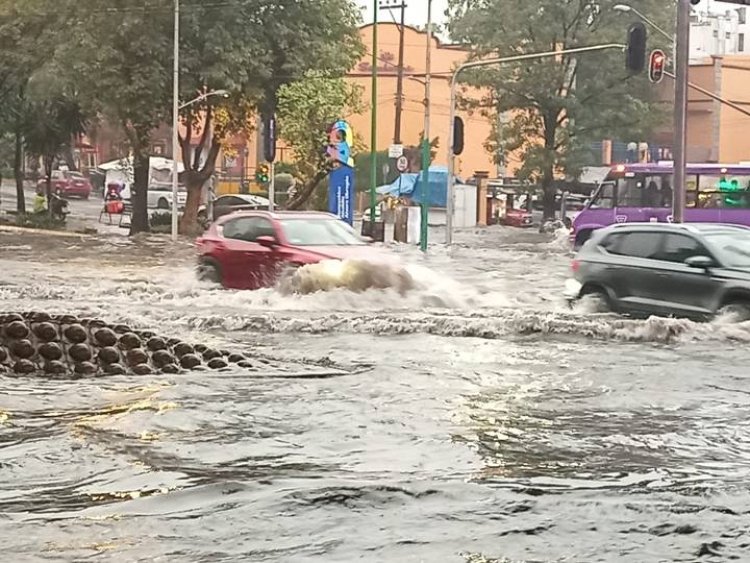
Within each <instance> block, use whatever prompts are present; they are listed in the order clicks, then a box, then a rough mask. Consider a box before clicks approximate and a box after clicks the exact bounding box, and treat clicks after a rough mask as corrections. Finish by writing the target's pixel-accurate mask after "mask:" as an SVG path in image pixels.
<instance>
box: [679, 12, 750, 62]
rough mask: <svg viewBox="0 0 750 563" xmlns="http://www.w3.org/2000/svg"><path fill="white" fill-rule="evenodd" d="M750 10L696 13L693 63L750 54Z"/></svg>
mask: <svg viewBox="0 0 750 563" xmlns="http://www.w3.org/2000/svg"><path fill="white" fill-rule="evenodd" d="M747 16H748V8H747V7H746V6H742V7H740V8H735V9H732V10H726V11H724V12H721V13H718V12H699V13H694V14H693V15H692V16H691V20H690V60H691V62H697V61H701V60H704V59H706V58H707V57H721V56H724V55H742V54H750V44H748V41H750V35H749V33H750V25H749V24H748V21H747Z"/></svg>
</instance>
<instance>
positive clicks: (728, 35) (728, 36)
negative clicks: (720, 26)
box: [727, 31, 731, 39]
mask: <svg viewBox="0 0 750 563" xmlns="http://www.w3.org/2000/svg"><path fill="white" fill-rule="evenodd" d="M730 37H731V35H730V34H729V32H728V31H727V39H729V38H730Z"/></svg>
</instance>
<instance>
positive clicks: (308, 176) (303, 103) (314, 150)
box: [278, 74, 362, 209]
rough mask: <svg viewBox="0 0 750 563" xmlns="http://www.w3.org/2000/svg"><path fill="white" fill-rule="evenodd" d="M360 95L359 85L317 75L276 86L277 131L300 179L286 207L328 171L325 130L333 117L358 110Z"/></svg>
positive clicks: (299, 201)
mask: <svg viewBox="0 0 750 563" xmlns="http://www.w3.org/2000/svg"><path fill="white" fill-rule="evenodd" d="M361 97H362V89H361V87H358V86H356V85H353V84H348V83H347V82H346V81H344V79H343V78H328V77H326V76H321V75H317V74H311V75H309V76H308V77H307V78H305V79H304V80H301V81H299V82H295V83H292V84H288V85H286V86H283V87H282V88H280V90H279V95H278V119H279V133H280V135H281V136H282V137H283V138H284V140H286V142H287V143H289V144H290V145H291V147H292V154H293V157H294V160H295V163H296V166H297V170H298V172H299V174H300V175H301V176H302V178H303V185H302V186H301V187H300V188H299V189H298V190H297V193H296V194H295V196H294V197H293V198H292V199H291V200H290V201H288V202H287V207H288V208H289V209H299V208H300V207H302V206H303V205H304V204H305V203H306V202H307V200H308V199H309V198H310V197H311V196H312V194H313V192H314V191H315V188H317V187H318V185H319V184H320V183H321V182H322V181H323V179H324V178H325V177H326V174H328V170H329V168H328V159H327V157H326V147H327V146H328V134H327V129H328V127H329V126H330V125H331V124H332V123H333V122H334V121H336V120H337V119H342V118H346V117H347V116H348V115H351V114H354V113H359V112H360V111H362V102H361ZM355 135H356V132H355ZM355 148H356V147H355ZM353 152H354V151H353Z"/></svg>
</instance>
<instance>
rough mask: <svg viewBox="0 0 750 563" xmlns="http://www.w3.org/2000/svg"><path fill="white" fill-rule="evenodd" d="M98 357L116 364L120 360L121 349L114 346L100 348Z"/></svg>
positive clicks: (107, 362)
mask: <svg viewBox="0 0 750 563" xmlns="http://www.w3.org/2000/svg"><path fill="white" fill-rule="evenodd" d="M98 357H99V360H100V361H101V362H104V363H105V364H116V363H117V362H119V361H120V351H119V350H118V349H117V348H115V347H114V346H105V347H104V348H102V349H100V350H99V354H98Z"/></svg>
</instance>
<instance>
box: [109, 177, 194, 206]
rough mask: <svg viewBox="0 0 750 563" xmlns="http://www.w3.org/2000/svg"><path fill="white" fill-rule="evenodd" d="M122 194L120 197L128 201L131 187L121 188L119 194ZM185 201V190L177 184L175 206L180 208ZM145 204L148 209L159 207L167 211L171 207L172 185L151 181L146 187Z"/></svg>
mask: <svg viewBox="0 0 750 563" xmlns="http://www.w3.org/2000/svg"><path fill="white" fill-rule="evenodd" d="M120 195H121V196H122V199H123V200H124V201H126V202H130V201H131V199H132V197H131V187H130V186H125V188H124V189H123V190H122V193H121V194H120ZM186 201H187V190H186V189H185V187H184V186H179V187H178V188H177V206H178V207H179V208H182V207H184V206H185V202H186ZM147 205H148V207H149V209H154V208H155V209H161V210H164V211H169V210H171V209H172V185H171V184H165V183H158V184H155V183H152V184H151V185H149V187H148V196H147Z"/></svg>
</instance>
